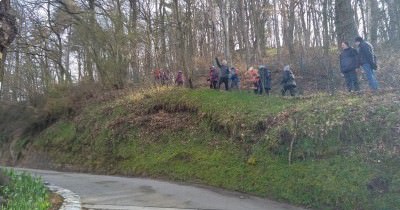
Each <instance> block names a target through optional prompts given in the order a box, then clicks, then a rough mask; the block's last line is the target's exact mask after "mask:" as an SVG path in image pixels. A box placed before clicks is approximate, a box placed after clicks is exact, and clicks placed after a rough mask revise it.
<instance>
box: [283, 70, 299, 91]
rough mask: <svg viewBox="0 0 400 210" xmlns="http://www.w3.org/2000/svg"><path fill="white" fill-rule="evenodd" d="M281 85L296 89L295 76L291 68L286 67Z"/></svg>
mask: <svg viewBox="0 0 400 210" xmlns="http://www.w3.org/2000/svg"><path fill="white" fill-rule="evenodd" d="M281 84H282V85H283V86H284V87H296V86H297V84H296V81H295V76H294V74H293V72H292V70H290V67H289V66H285V68H284V71H283V77H282V82H281Z"/></svg>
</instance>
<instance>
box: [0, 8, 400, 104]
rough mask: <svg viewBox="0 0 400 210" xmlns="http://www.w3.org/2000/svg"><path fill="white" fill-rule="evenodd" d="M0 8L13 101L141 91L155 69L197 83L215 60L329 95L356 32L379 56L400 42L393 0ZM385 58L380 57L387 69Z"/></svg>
mask: <svg viewBox="0 0 400 210" xmlns="http://www.w3.org/2000/svg"><path fill="white" fill-rule="evenodd" d="M0 6H1V8H0V24H1V27H0V46H1V48H2V49H4V52H3V54H4V55H7V57H6V58H4V59H3V60H4V61H5V68H4V71H1V72H2V73H1V77H0V79H1V80H0V83H1V100H11V101H19V100H31V99H32V97H35V96H36V95H38V94H46V93H47V92H48V91H49V89H51V88H52V87H54V86H55V85H73V84H76V83H81V82H95V83H98V84H101V85H102V86H104V87H117V88H123V87H126V86H128V85H146V84H149V83H151V79H152V78H153V77H152V72H153V70H155V69H166V70H168V71H169V72H171V74H173V73H175V72H177V71H179V70H182V71H183V72H184V75H185V78H192V80H194V81H200V80H203V78H202V76H204V75H206V74H207V73H206V72H207V69H208V67H209V66H210V65H213V60H214V59H213V58H214V57H216V56H218V57H223V58H224V59H226V60H227V61H228V63H229V65H231V66H235V67H237V68H239V69H240V70H241V71H242V72H243V71H244V70H246V69H248V68H249V67H251V66H258V65H259V64H268V65H271V66H272V68H273V69H274V70H275V71H277V70H278V69H280V68H281V67H282V66H283V65H284V64H292V65H293V66H294V69H295V71H296V74H297V75H299V76H300V78H305V79H304V80H305V81H306V82H308V83H306V82H304V83H303V85H302V86H303V87H302V88H303V89H304V90H307V89H313V90H321V89H324V90H327V89H337V88H340V86H341V84H340V82H338V81H340V78H339V79H338V77H340V75H339V73H338V72H339V71H338V69H337V52H338V43H339V42H341V41H350V42H352V41H353V40H354V37H355V36H356V35H361V36H362V37H365V38H366V39H367V40H369V41H370V42H371V43H372V44H373V45H374V46H375V47H376V48H377V49H384V50H383V51H385V52H391V50H390V49H396V46H399V42H400V37H399V36H400V0H252V1H245V0H237V1H228V0H196V1H195V0H96V1H95V0H24V1H20V0H11V2H10V0H8V1H4V0H3V1H1V4H0ZM14 17H16V21H15V19H14ZM17 31H18V34H17V36H16V38H15V40H14V36H15V34H16V33H15V32H17ZM12 40H14V42H12V43H11V41H12ZM10 44H11V45H10ZM380 52H381V51H380ZM388 54H390V53H388ZM390 56H392V55H391V54H390ZM390 56H389V57H384V59H383V60H382V59H381V61H382V62H381V63H382V65H383V68H384V69H387V71H386V72H390V71H389V70H390V69H391V67H390V66H391V65H393V64H392V63H390V62H389V60H390V59H393V56H392V57H390ZM393 60H394V59H393ZM387 61H388V62H389V63H387ZM381 74H382V75H380V76H381V78H390V76H388V75H386V76H385V75H383V74H384V73H381ZM388 83H389V82H388ZM300 84H301V83H300Z"/></svg>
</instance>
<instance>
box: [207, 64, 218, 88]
mask: <svg viewBox="0 0 400 210" xmlns="http://www.w3.org/2000/svg"><path fill="white" fill-rule="evenodd" d="M208 81H209V82H210V88H211V89H217V87H218V86H217V84H218V72H217V69H215V67H214V66H211V67H210V72H209V75H208Z"/></svg>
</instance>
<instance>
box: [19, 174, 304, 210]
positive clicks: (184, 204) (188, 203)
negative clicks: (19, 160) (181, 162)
mask: <svg viewBox="0 0 400 210" xmlns="http://www.w3.org/2000/svg"><path fill="white" fill-rule="evenodd" d="M18 170H25V171H28V172H30V173H33V174H36V175H38V176H41V177H43V179H44V180H45V181H47V182H50V183H51V184H55V185H58V186H60V187H63V188H67V189H69V190H71V191H73V192H75V193H77V194H78V195H80V197H81V201H82V205H83V207H84V208H87V209H96V210H97V209H101V210H173V209H175V210H176V209H179V210H192V209H202V210H304V209H302V208H298V207H293V206H290V205H287V204H282V203H278V202H275V201H271V200H266V199H262V198H257V197H253V196H247V195H243V194H239V193H234V192H227V191H223V190H215V189H206V188H201V187H194V186H187V185H181V184H175V183H170V182H163V181H156V180H150V179H142V178H124V177H116V176H99V175H89V174H79V173H64V172H55V171H43V170H31V169H18Z"/></svg>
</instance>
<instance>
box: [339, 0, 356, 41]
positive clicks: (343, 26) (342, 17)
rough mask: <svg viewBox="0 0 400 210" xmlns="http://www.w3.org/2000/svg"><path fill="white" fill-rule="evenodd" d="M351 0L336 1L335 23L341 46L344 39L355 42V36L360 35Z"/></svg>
mask: <svg viewBox="0 0 400 210" xmlns="http://www.w3.org/2000/svg"><path fill="white" fill-rule="evenodd" d="M352 8H353V7H352V5H351V1H349V0H336V3H335V17H336V19H335V25H336V31H337V43H338V46H340V43H341V42H342V41H348V42H349V43H351V45H352V43H354V38H355V37H356V36H358V32H357V27H356V23H355V20H354V11H353V9H352Z"/></svg>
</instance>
